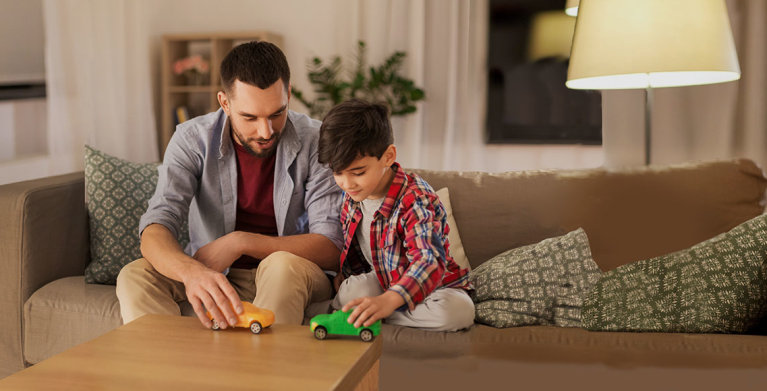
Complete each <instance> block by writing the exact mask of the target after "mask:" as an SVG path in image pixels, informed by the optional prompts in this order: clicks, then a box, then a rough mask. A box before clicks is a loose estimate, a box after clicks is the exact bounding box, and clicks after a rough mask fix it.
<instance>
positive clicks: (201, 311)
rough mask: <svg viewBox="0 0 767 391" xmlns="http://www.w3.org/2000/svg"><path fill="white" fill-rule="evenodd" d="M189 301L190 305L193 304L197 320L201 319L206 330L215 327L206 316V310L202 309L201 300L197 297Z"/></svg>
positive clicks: (190, 298)
mask: <svg viewBox="0 0 767 391" xmlns="http://www.w3.org/2000/svg"><path fill="white" fill-rule="evenodd" d="M188 300H189V303H190V304H192V308H193V309H194V313H195V314H197V318H198V319H200V323H202V325H203V326H205V327H206V328H210V327H211V326H213V324H211V322H210V319H208V316H207V315H205V309H204V308H203V307H202V302H200V299H198V298H196V297H189V298H188Z"/></svg>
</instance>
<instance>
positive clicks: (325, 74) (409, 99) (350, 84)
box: [291, 41, 425, 119]
mask: <svg viewBox="0 0 767 391" xmlns="http://www.w3.org/2000/svg"><path fill="white" fill-rule="evenodd" d="M405 55H406V54H405V52H401V51H397V52H394V54H392V55H391V56H389V57H388V58H387V59H386V60H384V62H383V63H382V64H381V65H378V66H370V67H366V61H365V43H364V42H363V41H359V43H358V45H357V56H356V66H355V67H354V70H352V71H346V70H345V69H344V67H343V62H342V60H341V58H340V57H339V56H334V57H333V58H332V59H331V60H330V62H329V63H326V62H324V61H323V60H322V59H320V58H319V57H314V58H313V59H312V60H311V61H309V64H308V65H307V68H308V71H309V81H310V82H311V83H312V85H313V86H314V92H315V98H314V100H311V101H310V100H308V99H307V98H306V97H305V96H304V94H303V92H302V91H300V90H299V89H297V88H291V92H292V94H293V96H294V97H295V98H296V99H298V101H299V102H301V103H302V104H303V105H304V106H306V107H307V108H308V109H309V113H310V115H311V116H312V117H314V118H319V119H321V118H324V117H325V114H327V112H328V111H329V110H330V109H331V108H332V107H333V106H335V105H336V104H338V103H341V102H344V101H346V100H349V99H352V98H358V99H363V100H367V101H371V102H381V103H386V104H387V105H388V106H389V109H390V110H391V115H392V116H398V115H407V114H410V113H414V112H415V111H416V106H415V103H416V102H418V101H420V100H423V99H424V97H425V94H424V91H423V89H421V88H419V87H418V86H416V85H415V83H414V82H413V81H412V80H411V79H408V78H406V77H404V76H402V75H400V73H399V72H400V68H401V66H402V61H403V60H404V58H405Z"/></svg>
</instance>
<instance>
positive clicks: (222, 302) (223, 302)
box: [209, 275, 239, 326]
mask: <svg viewBox="0 0 767 391" xmlns="http://www.w3.org/2000/svg"><path fill="white" fill-rule="evenodd" d="M222 276H223V275H222ZM222 285H224V284H223V283H221V282H219V283H218V284H217V285H215V286H214V287H213V288H212V289H211V292H209V293H210V295H211V296H212V297H213V300H214V301H215V303H216V306H217V307H218V308H219V310H220V311H221V313H222V315H223V316H224V317H225V318H226V321H227V322H229V325H230V326H234V325H235V324H236V323H237V314H235V313H234V310H233V309H232V304H231V302H230V301H229V297H227V296H226V295H225V294H224V292H222V291H221V287H222ZM238 301H239V300H238Z"/></svg>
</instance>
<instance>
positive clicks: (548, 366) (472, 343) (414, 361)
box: [0, 160, 767, 389]
mask: <svg viewBox="0 0 767 391" xmlns="http://www.w3.org/2000/svg"><path fill="white" fill-rule="evenodd" d="M418 172H419V173H420V174H421V175H422V176H423V177H424V178H425V179H426V180H427V181H429V182H430V183H431V184H432V186H433V187H434V188H435V189H436V188H441V187H448V188H449V190H450V198H451V203H452V207H453V213H454V216H455V219H456V222H457V225H458V228H459V230H460V234H461V238H462V242H463V245H464V248H465V251H466V254H467V256H468V258H469V261H470V263H471V264H472V266H473V267H476V266H477V265H479V264H481V263H482V262H484V261H486V260H487V259H489V258H491V257H492V256H494V255H496V254H498V253H500V252H503V251H505V250H507V249H510V248H515V247H518V246H522V245H525V244H528V243H534V242H537V241H540V240H542V239H545V238H548V237H553V236H557V235H561V234H564V233H566V232H569V231H571V230H573V229H576V228H578V227H583V228H584V229H585V231H586V233H587V234H588V236H589V240H590V245H591V249H592V253H593V256H594V259H595V260H596V262H597V264H599V266H600V267H601V268H602V269H603V270H605V271H606V270H610V269H613V268H615V267H617V266H619V265H622V264H625V263H629V262H632V261H635V260H640V259H645V258H649V257H652V256H656V255H661V254H665V253H668V252H671V251H674V250H678V249H682V248H686V247H689V246H690V245H692V244H694V243H697V242H700V241H703V240H705V239H708V238H710V237H712V236H715V235H716V234H718V233H721V232H724V231H727V230H728V229H730V228H732V227H734V226H736V225H738V224H739V223H741V222H743V221H745V220H747V219H749V218H752V217H754V216H757V215H759V214H761V213H763V212H764V199H765V198H764V195H765V189H766V188H767V179H765V177H764V175H763V173H762V171H761V170H760V169H759V168H758V167H757V166H756V165H754V164H753V163H752V162H750V161H746V160H733V161H719V162H708V163H700V164H689V165H679V166H673V167H658V168H649V169H634V170H627V171H615V172H609V171H605V170H601V169H595V170H582V171H531V172H508V173H499V174H490V173H476V172H446V171H418ZM84 188H85V186H84V179H83V174H82V173H76V174H70V175H64V176H57V177H50V178H44V179H40V180H34V181H28V182H22V183H16V184H9V185H4V186H0V216H2V217H1V218H0V221H2V222H3V224H1V225H0V245H1V246H2V247H0V270H2V272H1V273H0V280H1V281H0V305H1V306H2V307H0V308H2V316H0V329H1V330H2V334H0V377H3V376H7V375H9V374H11V373H13V372H15V371H18V370H20V369H22V368H24V367H25V366H28V365H30V364H35V363H37V362H39V361H41V360H44V359H45V358H47V357H50V356H52V355H54V354H56V353H59V352H61V351H63V350H65V349H67V348H69V347H71V346H73V345H76V344H79V343H82V342H84V341H87V340H89V339H92V338H94V337H96V336H98V335H100V334H102V333H104V332H106V331H108V330H110V329H112V328H114V327H117V326H119V325H120V323H121V320H120V316H119V303H118V302H117V298H116V296H115V293H114V287H113V286H109V285H88V284H85V283H84V280H83V270H84V268H85V265H86V263H87V262H88V257H89V250H88V221H87V213H86V209H85V203H84ZM383 338H384V356H383V358H382V361H381V362H382V371H381V381H380V383H381V387H382V389H423V388H421V387H424V386H428V387H429V388H434V389H439V388H442V389H467V388H475V387H478V386H490V387H498V386H499V385H501V386H504V385H507V384H508V385H509V386H511V385H514V384H533V385H536V386H542V387H544V388H546V387H547V386H551V387H553V386H555V385H558V384H560V383H561V384H565V385H574V384H579V383H578V382H583V384H588V383H589V382H591V381H595V380H594V379H597V378H598V379H600V380H599V382H598V383H595V384H598V385H602V386H605V387H607V385H609V384H616V385H617V384H620V385H621V387H622V388H623V389H626V387H628V389H632V386H637V387H655V386H657V387H660V388H665V387H664V386H665V385H674V384H684V385H685V386H684V388H688V386H690V385H691V384H695V382H698V383H699V385H701V386H704V388H705V386H713V385H717V384H723V383H722V382H723V381H728V382H729V383H727V384H733V383H732V382H736V384H737V382H738V381H743V382H748V383H743V384H752V383H751V381H753V380H754V379H761V380H765V378H767V337H763V336H759V335H711V334H709V335H705V334H702V335H692V334H664V333H643V334H642V333H600V332H588V331H585V330H582V329H572V328H571V329H566V328H558V327H551V326H528V327H518V328H508V329H496V328H493V327H488V326H485V325H475V326H474V327H472V328H471V329H470V330H469V331H466V332H459V333H433V332H425V331H420V330H413V329H407V328H402V327H390V326H387V325H385V327H384V332H383ZM552 371H555V372H552ZM669 371H670V372H669ZM552 373H556V375H555V376H553V375H551V374H552ZM628 377H631V378H636V380H634V381H632V382H630V383H627V382H626V379H627V378H628ZM680 379H685V380H684V383H675V381H677V382H680V381H682V380H680ZM611 382H612V383H611ZM690 382H692V383H690ZM597 388H599V387H597ZM671 388H675V387H671Z"/></svg>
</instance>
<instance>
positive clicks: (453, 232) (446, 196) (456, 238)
mask: <svg viewBox="0 0 767 391" xmlns="http://www.w3.org/2000/svg"><path fill="white" fill-rule="evenodd" d="M437 196H438V197H439V200H440V201H442V205H443V206H444V207H445V211H446V212H447V224H448V225H449V226H450V232H449V233H448V234H447V240H449V241H450V255H451V256H452V257H453V259H454V260H455V262H456V263H458V265H459V266H461V267H462V268H466V269H468V270H471V265H470V264H469V258H467V257H466V252H465V251H464V250H463V244H462V243H461V236H460V235H459V234H458V224H456V223H455V218H454V217H453V208H452V207H451V206H450V193H449V192H448V191H447V187H443V188H441V189H439V190H437Z"/></svg>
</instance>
